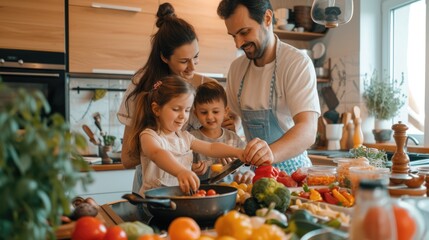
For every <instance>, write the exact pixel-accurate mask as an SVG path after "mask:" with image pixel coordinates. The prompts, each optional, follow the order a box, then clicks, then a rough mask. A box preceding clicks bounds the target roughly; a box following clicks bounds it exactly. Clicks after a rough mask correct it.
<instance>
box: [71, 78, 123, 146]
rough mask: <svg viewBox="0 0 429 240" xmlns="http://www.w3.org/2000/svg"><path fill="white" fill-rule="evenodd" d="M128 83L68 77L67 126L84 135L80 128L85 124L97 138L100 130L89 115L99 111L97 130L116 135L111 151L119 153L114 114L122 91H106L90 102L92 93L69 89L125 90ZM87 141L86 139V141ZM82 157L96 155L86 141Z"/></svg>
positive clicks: (118, 130)
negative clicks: (99, 121) (68, 103)
mask: <svg viewBox="0 0 429 240" xmlns="http://www.w3.org/2000/svg"><path fill="white" fill-rule="evenodd" d="M129 83H130V80H129V79H123V80H116V79H115V80H113V79H91V78H70V119H69V120H70V125H71V129H72V131H74V132H79V133H81V134H83V135H84V136H86V135H85V132H84V131H83V130H82V125H83V124H86V125H88V126H89V127H90V129H91V130H92V131H93V132H94V134H95V135H96V136H100V131H99V130H98V129H97V126H96V125H95V123H94V119H93V114H94V113H96V112H99V113H100V115H101V127H102V129H103V131H104V132H107V134H109V135H113V136H116V143H115V146H114V151H120V150H121V138H122V135H123V132H124V125H122V124H121V123H120V122H119V121H118V118H117V117H116V113H117V111H118V109H119V106H120V104H121V101H122V98H123V96H124V92H123V91H108V92H107V93H106V95H105V96H104V97H103V98H102V99H99V100H97V101H94V100H93V97H94V91H87V90H85V91H83V90H81V91H79V92H78V91H77V90H72V89H73V88H77V87H80V88H96V89H106V88H111V89H112V88H113V89H126V88H127V86H128V84H129ZM87 139H89V138H87ZM83 154H98V148H97V147H96V146H95V145H94V144H92V143H90V142H89V141H88V149H87V150H86V151H84V152H83Z"/></svg>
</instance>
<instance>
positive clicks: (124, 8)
mask: <svg viewBox="0 0 429 240" xmlns="http://www.w3.org/2000/svg"><path fill="white" fill-rule="evenodd" d="M91 7H93V8H105V9H113V10H120V11H129V12H141V11H142V9H141V8H138V7H128V6H121V5H113V4H104V3H96V2H93V3H92V4H91Z"/></svg>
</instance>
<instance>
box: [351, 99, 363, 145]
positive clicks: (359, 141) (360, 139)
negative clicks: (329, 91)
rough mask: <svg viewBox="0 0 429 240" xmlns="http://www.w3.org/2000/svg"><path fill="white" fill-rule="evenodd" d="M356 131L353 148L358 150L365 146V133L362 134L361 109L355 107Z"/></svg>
mask: <svg viewBox="0 0 429 240" xmlns="http://www.w3.org/2000/svg"><path fill="white" fill-rule="evenodd" d="M353 114H354V115H355V116H354V117H355V118H354V124H355V131H354V135H353V148H358V147H360V146H362V144H363V133H362V126H361V124H362V119H361V118H360V108H359V107H358V106H354V107H353Z"/></svg>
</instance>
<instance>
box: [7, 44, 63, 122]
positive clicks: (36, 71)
mask: <svg viewBox="0 0 429 240" xmlns="http://www.w3.org/2000/svg"><path fill="white" fill-rule="evenodd" d="M65 72H66V68H65V54H64V53H60V52H42V51H28V50H16V49H1V48H0V79H1V80H2V81H3V82H4V83H6V85H7V86H9V87H10V88H12V90H13V89H17V88H24V89H27V90H29V91H33V90H40V91H41V92H42V93H43V94H44V95H45V97H46V99H47V101H48V102H49V104H50V106H51V113H50V114H53V113H60V114H61V115H63V116H64V118H65V119H66V120H67V121H68V119H69V107H68V99H69V98H68V94H69V91H68V82H67V81H68V80H67V79H66V74H65ZM0 97H1V99H2V101H4V100H5V96H0ZM6 100H7V99H6Z"/></svg>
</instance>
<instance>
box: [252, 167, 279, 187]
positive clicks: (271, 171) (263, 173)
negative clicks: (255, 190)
mask: <svg viewBox="0 0 429 240" xmlns="http://www.w3.org/2000/svg"><path fill="white" fill-rule="evenodd" d="M278 175H279V169H278V168H276V167H273V166H272V165H262V166H259V167H258V168H256V170H255V176H254V177H253V179H252V182H253V183H255V182H256V181H258V180H259V179H260V178H264V177H266V178H274V179H277V176H278Z"/></svg>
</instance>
